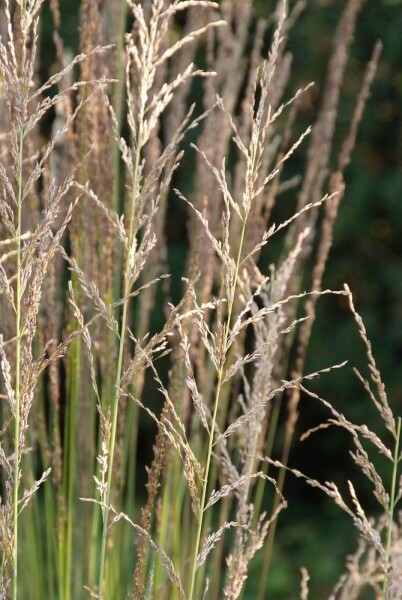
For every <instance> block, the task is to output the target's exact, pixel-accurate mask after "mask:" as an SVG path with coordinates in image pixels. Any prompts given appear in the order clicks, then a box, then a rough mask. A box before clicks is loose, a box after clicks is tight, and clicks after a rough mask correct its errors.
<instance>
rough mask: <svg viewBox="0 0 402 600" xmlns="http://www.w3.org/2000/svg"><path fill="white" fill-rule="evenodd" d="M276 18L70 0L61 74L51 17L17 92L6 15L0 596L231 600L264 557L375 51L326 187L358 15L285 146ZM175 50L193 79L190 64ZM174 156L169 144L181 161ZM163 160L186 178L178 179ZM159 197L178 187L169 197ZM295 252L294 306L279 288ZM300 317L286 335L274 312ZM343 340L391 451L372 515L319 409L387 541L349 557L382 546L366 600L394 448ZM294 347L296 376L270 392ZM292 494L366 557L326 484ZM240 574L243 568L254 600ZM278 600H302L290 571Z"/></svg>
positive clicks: (289, 289) (15, 39) (195, 0)
mask: <svg viewBox="0 0 402 600" xmlns="http://www.w3.org/2000/svg"><path fill="white" fill-rule="evenodd" d="M301 4H302V3H297V4H296V6H295V7H294V8H293V10H292V11H291V12H290V13H289V12H288V7H287V3H286V1H285V0H280V1H279V2H278V5H277V7H276V10H275V12H274V14H273V15H272V23H271V24H270V23H268V22H263V21H260V22H258V23H255V21H254V17H253V3H252V2H251V1H247V2H229V1H227V2H226V1H224V2H222V3H220V4H218V3H215V2H212V1H210V0H188V1H187V0H172V1H170V2H169V1H167V0H153V1H152V2H150V3H137V2H133V1H131V0H129V1H128V2H127V5H126V4H125V3H119V19H117V20H113V21H112V20H111V21H110V22H109V21H108V18H107V15H109V14H110V11H113V8H114V3H113V2H110V3H108V10H106V11H105V12H102V11H100V10H98V6H97V4H96V3H93V2H90V1H87V0H83V2H82V4H81V12H80V20H81V33H80V49H81V53H80V54H79V55H77V56H76V57H75V58H70V57H69V53H68V51H67V49H66V48H65V47H64V45H63V41H62V38H61V35H60V24H61V17H60V8H59V6H58V3H57V2H56V1H55V0H53V1H52V2H51V11H52V16H53V22H54V28H55V33H54V42H55V48H56V61H57V63H58V67H59V70H58V71H57V72H56V73H55V74H53V75H51V76H50V77H49V79H48V80H47V81H45V82H44V83H42V82H41V81H40V77H39V71H38V48H39V33H38V32H39V29H40V27H39V25H40V18H41V17H40V10H41V7H42V1H41V0H37V1H35V2H34V1H26V0H21V1H19V2H17V3H16V4H15V5H13V6H12V7H11V5H10V3H9V2H8V0H7V1H6V4H5V8H4V12H3V13H2V16H1V19H2V21H1V22H2V31H3V32H4V33H3V37H2V39H1V42H0V72H1V77H2V96H1V106H2V108H3V109H4V110H3V111H2V112H1V124H2V126H3V127H4V138H2V139H1V143H2V150H1V151H2V154H1V167H0V185H1V190H2V193H1V196H0V215H1V235H2V239H1V241H0V248H1V249H2V253H3V254H2V257H1V260H0V292H1V296H0V302H1V308H2V311H3V312H2V314H4V320H3V322H4V325H3V323H2V327H4V329H3V331H2V333H1V335H0V362H1V372H2V388H3V390H2V391H4V394H3V395H2V400H4V402H3V403H2V406H1V413H2V423H4V425H3V427H2V432H1V440H2V441H1V445H0V463H1V466H2V478H1V485H2V498H3V499H2V503H1V512H0V536H1V537H0V542H1V577H0V595H1V597H4V598H9V597H12V598H13V600H16V599H17V598H25V597H28V596H29V597H30V598H32V599H33V600H35V599H36V598H37V599H38V600H39V599H42V598H58V599H59V600H70V599H71V598H81V597H87V596H88V595H89V596H91V597H94V598H100V599H101V600H102V599H103V600H105V599H106V598H110V599H112V598H123V597H127V596H128V597H133V598H136V599H137V598H138V599H139V598H145V597H146V598H154V597H158V598H160V599H161V600H162V599H168V598H169V599H176V598H180V599H182V598H183V599H184V598H186V599H188V600H195V598H201V597H205V598H211V600H213V599H218V598H222V597H225V598H231V599H235V598H239V597H242V595H243V594H244V593H245V589H246V585H247V576H248V572H249V566H250V562H251V561H252V559H253V557H254V555H255V554H256V553H257V552H258V551H259V550H260V549H261V548H262V546H263V545H264V544H266V540H267V537H268V543H267V549H268V550H267V554H266V562H267V563H268V564H269V560H270V558H269V557H270V552H271V548H272V542H273V539H274V535H275V521H276V519H277V517H278V515H279V513H280V512H281V510H282V509H283V508H285V506H286V500H285V498H284V495H283V484H284V472H285V468H286V465H287V460H288V456H289V452H290V446H291V441H292V436H293V429H294V423H295V420H296V417H297V407H298V394H299V390H300V389H305V388H304V384H303V382H304V381H305V380H309V379H312V378H314V377H315V376H316V375H318V373H325V372H327V371H328V370H330V369H331V368H337V367H339V366H342V365H335V366H334V367H328V366H327V365H323V368H322V370H321V371H319V372H318V373H312V374H305V373H304V360H305V355H306V351H307V346H308V341H309V337H310V333H311V327H312V322H313V320H314V315H315V305H316V301H317V299H318V298H319V297H320V296H323V295H326V294H342V295H345V294H346V295H348V296H349V297H350V293H349V290H348V289H346V290H341V291H338V292H336V291H330V290H325V289H323V287H322V277H323V272H324V269H325V264H326V261H327V258H328V254H329V250H330V246H331V241H332V231H333V226H334V222H335V219H336V214H337V210H338V207H339V204H340V201H341V199H342V197H343V194H344V182H343V171H344V168H345V166H346V164H347V162H348V160H349V157H350V153H351V151H352V148H353V144H354V139H355V137H356V132H357V128H358V124H359V121H360V118H361V114H362V111H363V108H364V104H365V101H366V98H367V95H368V90H369V87H370V84H371V82H372V79H373V76H374V72H375V66H376V62H377V60H378V53H379V48H377V49H376V51H375V54H374V56H373V60H372V63H371V64H370V66H369V68H368V71H367V74H366V77H365V79H364V84H363V88H362V92H361V94H360V96H359V98H358V102H357V107H356V112H355V116H354V118H353V120H352V124H351V127H350V132H349V134H348V136H347V138H346V141H345V143H344V146H343V150H342V152H341V154H340V157H339V160H338V166H337V170H336V173H335V174H333V176H332V177H331V178H330V179H328V178H327V177H326V173H327V170H328V166H329V164H330V151H331V145H332V140H333V132H334V128H335V120H336V110H337V104H338V100H339V94H340V90H341V84H342V79H343V74H344V71H345V68H346V59H347V54H348V49H349V45H350V42H351V39H352V36H353V31H354V25H355V22H356V18H357V15H358V12H359V9H360V8H361V2H360V1H357V0H350V1H349V2H348V3H347V5H346V8H345V12H344V15H343V17H342V19H341V22H340V25H339V27H338V33H337V36H336V44H335V47H334V55H333V58H332V60H331V62H330V67H329V74H328V84H327V86H326V90H325V92H324V94H323V108H322V110H321V112H320V114H319V116H318V120H317V123H316V124H314V125H313V126H312V127H309V128H307V129H306V131H305V132H304V133H303V134H302V135H301V136H299V137H297V136H296V137H295V136H294V134H293V131H292V129H293V124H294V121H295V119H296V117H297V111H298V107H299V103H300V101H301V99H302V97H303V95H304V94H307V93H309V89H310V85H307V86H305V87H304V88H302V89H298V90H296V91H291V92H289V83H288V78H289V74H290V64H291V57H290V55H289V53H288V52H287V51H286V41H287V38H288V36H289V34H290V30H291V26H292V24H293V23H294V21H295V20H296V19H297V16H298V14H299V13H300V10H301V8H302V6H301ZM218 11H219V12H218ZM127 16H128V17H129V18H127V23H126V17H127ZM129 24H130V27H131V29H130V30H129V31H128V32H126V25H127V27H128V25H129ZM3 25H4V26H3ZM251 31H254V32H255V35H254V38H253V40H252V43H251V44H250V33H251ZM268 40H269V43H270V50H269V52H268V56H266V53H265V52H264V47H265V46H266V42H267V41H268ZM250 46H251V50H250ZM200 51H201V52H200ZM248 52H249V54H247V53H248ZM200 53H202V55H203V57H204V60H203V62H204V63H205V64H204V67H203V68H200V67H198V66H197V65H196V60H197V56H198V54H200ZM123 75H124V76H123ZM76 77H77V79H75V78H76ZM195 78H197V79H198V78H201V82H202V90H203V91H202V94H203V103H204V107H203V109H201V108H198V107H195V106H194V104H193V103H192V96H193V94H194V90H195V87H194V85H193V82H194V80H195ZM51 111H54V115H55V116H54V119H53V126H52V132H51V134H50V135H49V136H48V138H47V139H45V140H44V139H43V137H42V133H41V124H42V122H43V119H44V118H48V116H49V115H51ZM50 120H51V117H50ZM218 133H219V135H218ZM309 136H310V146H309V149H308V153H307V163H306V169H305V173H304V175H302V176H301V177H296V178H293V179H291V180H289V181H287V180H283V176H284V165H285V164H286V161H288V160H289V159H290V158H291V157H292V155H293V153H294V152H295V151H296V150H297V151H301V149H302V148H303V147H304V145H305V144H306V138H308V137H309ZM189 138H191V139H192V140H193V142H194V143H193V144H192V148H190V149H188V150H187V154H186V155H185V153H184V150H183V147H184V146H185V143H186V141H187V140H188V139H189ZM186 156H190V157H191V158H190V159H189V160H191V161H192V163H193V165H194V168H193V169H192V173H191V177H189V176H188V174H187V173H186V170H185V166H183V165H185V164H186V163H185V161H186V160H187V159H186ZM184 177H186V178H188V179H189V181H188V182H187V185H186V186H182V185H181V184H182V183H183V178H184ZM173 182H174V184H175V185H176V187H177V188H180V189H175V190H174V192H173V190H171V188H172V187H173ZM184 187H185V189H184ZM292 190H294V192H295V196H297V198H298V200H297V201H296V202H295V211H294V214H293V216H290V217H288V218H286V219H284V221H283V222H280V223H279V224H275V223H274V222H273V221H272V212H273V210H274V207H275V203H276V201H277V198H278V197H279V195H280V194H281V193H282V192H284V191H287V192H289V191H292ZM173 193H174V194H175V199H176V201H177V200H179V201H180V202H181V203H182V207H183V210H187V209H188V231H189V236H188V252H187V257H186V266H185V272H184V273H183V280H182V287H183V293H182V298H181V300H180V301H179V302H178V303H177V304H176V305H174V304H173V303H170V302H168V297H169V294H171V293H172V290H169V283H168V281H169V280H168V274H167V270H168V269H167V263H168V258H169V248H168V245H167V243H166V233H165V222H166V220H167V218H168V216H169V212H168V211H169V201H170V199H171V198H172V194H173ZM322 210H323V211H324V220H323V226H322V231H321V232H320V231H318V227H317V223H318V222H319V221H318V215H319V212H320V211H322ZM285 230H286V231H287V234H286V239H285V242H284V245H283V252H282V254H281V257H280V259H279V261H278V264H277V265H275V266H274V265H267V264H266V259H265V254H264V251H265V250H266V249H267V247H268V248H269V247H270V244H271V241H272V238H273V236H280V235H281V234H282V233H283V232H284V231H285ZM317 236H318V237H319V239H320V242H319V247H318V254H317V259H316V266H315V269H314V272H313V277H312V282H311V286H310V287H309V288H308V292H305V291H303V290H304V288H303V287H302V277H301V272H302V271H303V270H304V265H305V264H306V261H307V258H308V257H309V256H310V254H311V252H312V249H313V247H314V241H315V238H316V237H317ZM162 296H163V306H160V303H161V302H162V301H161V299H160V298H161V297H162ZM303 303H305V310H306V313H307V317H308V319H307V318H305V317H299V316H298V314H297V310H298V307H299V306H300V304H303ZM156 311H158V312H159V313H160V314H161V316H162V317H163V318H162V319H160V321H161V322H162V325H161V326H160V327H159V328H157V327H155V326H154V324H153V321H152V318H151V317H152V314H153V312H156ZM354 315H355V317H356V319H357V320H358V316H357V313H356V312H354ZM358 322H359V324H360V321H359V320H358ZM359 326H360V331H361V334H362V337H363V339H364V340H365V343H366V345H367V349H368V353H369V361H370V367H371V371H372V374H373V378H374V381H375V383H376V385H377V386H378V390H379V393H380V400H379V401H378V402H377V401H376V407H377V408H378V409H379V410H380V412H381V415H382V416H383V417H384V419H385V418H387V419H388V421H386V422H387V423H388V425H389V427H388V428H389V429H390V431H391V433H392V435H393V437H394V439H395V448H396V449H395V452H394V453H393V454H392V456H391V459H392V460H393V465H394V472H393V484H392V489H391V494H390V495H389V498H388V496H386V492H385V491H384V489H383V487H381V485H380V480H379V479H378V478H377V476H376V475H374V471H373V470H372V468H371V463H370V462H369V460H368V457H367V454H365V451H364V449H363V446H362V445H361V444H360V442H359V441H358V440H359V434H362V435H366V434H367V436H368V437H369V438H370V439H371V440H372V441H374V443H375V445H376V446H377V448H378V449H383V448H385V446H383V445H381V444H380V442H379V438H377V437H374V434H373V433H371V432H369V431H368V430H366V429H365V428H364V427H363V426H362V427H360V428H358V427H357V426H353V425H352V424H350V423H349V422H348V421H346V420H343V417H342V416H341V415H339V414H338V413H336V411H334V409H332V410H333V415H334V422H335V423H336V424H338V425H342V426H344V427H346V428H347V429H348V430H349V431H350V432H351V433H352V435H353V437H354V440H355V443H356V444H357V452H356V454H355V460H356V462H358V463H359V464H360V465H361V466H362V468H363V471H364V472H365V473H366V475H368V476H369V478H370V479H371V480H372V481H373V483H375V485H376V494H377V495H378V499H380V500H381V501H382V502H383V506H384V510H385V513H386V517H387V524H386V525H385V528H386V530H387V538H386V543H385V545H384V546H382V545H381V544H380V545H379V546H378V547H376V548H375V549H376V551H378V552H380V547H381V548H383V553H381V552H380V555H381V560H382V561H383V562H382V563H381V565H382V568H383V571H384V573H385V576H383V581H384V583H383V590H384V594H385V595H387V594H388V596H389V594H390V593H391V592H390V590H391V588H392V586H391V581H393V579H392V576H390V573H391V571H390V566H391V563H392V560H393V558H392V556H391V555H393V552H391V549H392V548H393V545H394V546H395V545H396V542H394V541H393V537H392V532H393V531H394V526H392V521H393V511H394V508H395V503H396V500H397V495H396V487H395V486H396V484H395V481H396V467H397V462H398V460H399V450H398V443H399V431H400V426H399V425H398V426H397V425H396V424H395V423H394V420H393V417H392V418H391V416H390V415H391V413H390V411H389V408H388V403H387V400H386V397H385V396H384V391H383V387H381V385H382V384H381V385H380V382H381V380H380V378H379V374H378V371H377V370H376V366H375V363H374V359H373V358H372V355H371V349H370V347H369V345H368V342H367V336H366V334H365V331H364V329H363V328H362V325H361V324H360V325H359ZM295 338H296V340H297V339H298V340H299V343H298V352H297V361H296V365H295V366H294V369H293V371H294V373H293V375H292V378H291V380H290V381H288V380H285V375H286V372H288V371H289V369H292V368H293V366H292V365H291V364H290V358H289V357H290V347H291V344H292V340H294V339H295ZM169 361H170V362H169ZM166 363H169V365H170V370H169V372H168V373H166V369H165V368H164V364H166ZM364 385H365V387H368V384H367V383H366V382H364ZM286 390H291V391H292V392H293V391H294V395H292V396H291V400H290V404H289V407H288V408H289V418H288V422H287V429H286V432H285V443H284V447H283V461H282V463H281V465H282V467H281V468H282V471H281V474H280V475H279V477H278V479H277V480H276V479H274V478H273V477H271V476H270V475H268V473H267V464H268V462H272V458H271V457H270V456H268V458H267V460H266V461H264V460H263V459H261V458H260V457H261V456H263V455H266V454H268V455H270V453H271V450H272V445H273V440H274V439H276V435H277V426H278V415H279V411H280V410H281V408H280V407H281V401H282V400H281V399H282V397H283V392H285V391H286ZM146 419H148V422H149V423H152V425H153V426H154V431H155V442H154V445H153V452H154V457H153V460H152V462H151V466H150V467H149V469H148V471H147V476H148V483H147V484H146V486H145V487H146V493H147V498H146V500H145V502H144V504H143V506H142V508H140V506H141V503H142V502H143V495H142V494H141V491H140V490H139V489H138V488H139V483H138V478H137V476H136V474H137V472H138V465H139V463H140V457H139V450H142V448H140V447H139V446H138V439H139V438H138V435H139V431H140V425H142V424H144V425H145V424H146ZM359 444H360V445H359ZM387 452H388V451H387ZM275 464H279V463H275ZM311 481H312V480H310V482H311ZM267 484H268V488H269V489H268V490H266V489H265V488H266V486H267ZM314 485H319V486H321V487H322V489H324V491H326V492H327V493H329V494H330V495H332V496H333V497H334V499H335V500H336V501H337V502H338V503H339V504H340V505H341V506H342V507H343V508H344V509H345V510H347V511H348V512H349V514H351V515H353V516H354V517H355V519H356V523H357V524H358V525H359V527H360V529H361V531H362V532H363V534H364V535H365V536H366V540H367V541H368V542H370V543H373V540H374V539H377V538H376V537H375V536H376V534H375V529H374V528H373V526H372V525H371V524H370V523H369V521H368V520H367V519H366V518H365V516H364V513H361V510H360V509H361V507H360V505H359V503H358V500H357V498H356V495H355V494H354V495H353V502H354V508H353V507H352V508H350V507H348V505H347V504H346V503H345V502H344V501H343V500H342V499H341V497H340V496H339V495H338V492H337V490H336V489H335V488H333V487H332V486H331V485H329V484H328V485H327V484H325V485H322V484H318V482H314ZM22 487H24V489H25V491H24V492H22ZM351 489H352V488H351ZM352 493H354V492H353V491H352ZM267 497H268V498H269V499H270V504H269V505H267V504H266V503H265V502H264V500H265V499H266V498H267ZM385 500H386V501H385ZM21 522H23V527H24V530H25V531H26V536H24V538H23V536H21V535H20V533H19V531H20V530H21ZM382 526H383V525H382V524H380V525H379V527H380V528H381V527H382ZM183 531H184V532H186V535H185V536H184V535H183ZM377 537H378V536H377ZM395 539H397V538H395ZM134 544H135V558H134V557H133V550H132V549H133V547H134ZM357 560H358V559H356V561H357ZM370 560H371V557H370ZM356 561H355V563H354V564H357V562H356ZM21 564H22V565H23V567H21ZM370 564H371V563H370ZM265 573H268V568H266V569H264V572H263V573H262V575H261V582H260V597H263V596H264V594H265V589H266V578H265ZM32 578H33V579H32ZM33 581H34V583H33ZM348 585H351V584H350V578H349V579H348V578H346V579H344V580H342V583H341V586H343V588H342V589H344V590H345V589H348V588H347V586H348ZM339 589H341V588H339ZM300 595H301V598H303V599H306V598H307V596H308V575H307V572H306V571H303V572H302V580H301V592H300ZM342 597H345V596H342ZM389 597H391V596H389Z"/></svg>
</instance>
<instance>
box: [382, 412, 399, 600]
mask: <svg viewBox="0 0 402 600" xmlns="http://www.w3.org/2000/svg"><path fill="white" fill-rule="evenodd" d="M400 439H401V417H399V418H398V425H397V429H396V437H395V449H394V460H393V468H392V482H391V498H390V501H389V509H388V532H387V545H386V554H385V577H384V582H383V588H382V589H383V594H384V598H386V597H388V596H386V592H387V588H388V582H389V567H390V560H391V542H392V526H393V524H394V509H395V495H396V480H397V477H398V464H399V443H400Z"/></svg>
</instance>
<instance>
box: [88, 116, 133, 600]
mask: <svg viewBox="0 0 402 600" xmlns="http://www.w3.org/2000/svg"><path fill="white" fill-rule="evenodd" d="M141 146H142V121H141V120H140V122H139V127H138V138H137V143H136V157H135V164H134V172H133V186H132V198H131V218H130V231H129V239H128V253H127V257H126V265H125V274H124V297H126V296H127V295H128V294H129V292H130V281H129V271H130V252H131V246H132V244H133V241H134V235H135V234H134V221H135V208H136V201H137V198H138V194H139V185H140V182H139V172H140V157H141ZM128 306H129V302H128V301H125V302H124V306H123V314H122V319H121V327H120V343H119V355H118V361H117V371H116V380H115V396H114V399H113V407H112V411H113V412H112V429H111V435H110V445H109V465H108V477H107V488H106V502H105V504H106V505H105V506H104V507H103V508H102V520H103V524H102V540H101V550H100V563H99V564H100V567H99V583H98V595H99V597H100V598H101V599H102V591H103V579H104V571H105V556H106V538H107V528H108V517H109V505H110V493H111V488H112V476H113V460H114V451H115V446H116V431H117V417H118V412H119V399H120V389H119V388H120V380H121V375H122V371H123V357H124V343H125V333H126V329H127V317H128Z"/></svg>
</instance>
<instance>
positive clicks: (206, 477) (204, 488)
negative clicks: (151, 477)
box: [189, 211, 249, 600]
mask: <svg viewBox="0 0 402 600" xmlns="http://www.w3.org/2000/svg"><path fill="white" fill-rule="evenodd" d="M248 212H249V211H248ZM248 212H247V213H246V214H245V216H244V220H243V225H242V231H241V236H240V244H239V250H238V253H237V260H236V269H235V275H234V280H233V289H232V290H231V296H230V298H229V304H228V314H227V319H226V327H225V333H224V336H223V341H222V360H221V364H220V367H219V370H218V379H217V385H216V393H215V401H214V412H213V415H212V421H211V426H210V434H209V440H208V451H207V458H206V463H205V475H204V482H203V486H202V496H201V505H200V514H199V519H198V528H197V535H196V540H195V546H194V555H193V562H192V569H191V584H190V593H189V600H193V594H194V586H195V576H196V570H197V569H196V567H197V556H198V552H199V548H200V542H201V534H202V526H203V522H204V518H203V517H204V510H205V503H206V498H207V490H208V483H209V470H210V466H211V458H212V447H213V442H214V437H215V424H216V418H217V414H218V406H219V399H220V395H221V389H222V383H223V374H224V369H225V364H226V353H227V343H228V338H229V331H230V323H231V319H232V312H233V306H234V298H235V292H236V286H237V278H238V275H239V268H240V261H241V254H242V250H243V243H244V234H245V231H246V224H247V218H248Z"/></svg>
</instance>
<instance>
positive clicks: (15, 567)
mask: <svg viewBox="0 0 402 600" xmlns="http://www.w3.org/2000/svg"><path fill="white" fill-rule="evenodd" d="M23 142H24V129H23V127H22V124H21V125H20V131H19V156H18V180H17V185H18V206H17V239H16V243H17V298H16V320H15V326H16V345H15V415H14V416H15V420H14V481H13V582H12V590H13V600H17V588H18V491H19V473H20V447H19V439H20V405H21V388H20V372H21V333H22V332H21V301H22V298H21V258H22V256H21V233H22V231H21V222H22V189H23V185H22V160H23Z"/></svg>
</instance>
